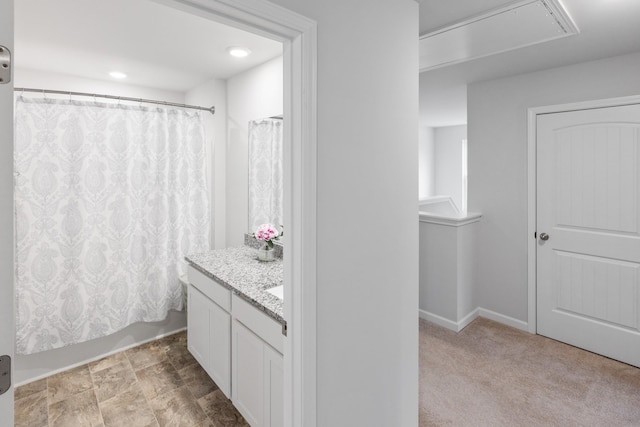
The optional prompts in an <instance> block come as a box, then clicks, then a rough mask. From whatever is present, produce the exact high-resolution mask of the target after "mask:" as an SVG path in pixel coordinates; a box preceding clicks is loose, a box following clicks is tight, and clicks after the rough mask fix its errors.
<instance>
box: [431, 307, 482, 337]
mask: <svg viewBox="0 0 640 427" xmlns="http://www.w3.org/2000/svg"><path fill="white" fill-rule="evenodd" d="M419 316H420V318H421V319H424V320H428V321H429V322H432V323H435V324H436V325H438V326H442V327H443V328H447V329H449V330H452V331H454V332H460V331H461V330H463V329H464V328H465V327H466V326H467V325H468V324H469V323H471V322H473V320H474V319H475V318H476V317H478V309H475V310H473V311H472V312H471V313H469V314H467V315H466V316H465V317H463V318H462V320H460V321H458V322H455V321H453V320H449V319H447V318H445V317H442V316H438V315H437V314H433V313H430V312H428V311H426V310H422V309H420V310H419Z"/></svg>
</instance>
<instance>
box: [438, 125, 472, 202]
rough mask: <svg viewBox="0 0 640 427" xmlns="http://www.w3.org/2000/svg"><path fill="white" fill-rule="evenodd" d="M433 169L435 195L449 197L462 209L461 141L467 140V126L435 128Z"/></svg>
mask: <svg viewBox="0 0 640 427" xmlns="http://www.w3.org/2000/svg"><path fill="white" fill-rule="evenodd" d="M434 139H435V148H434V157H435V161H434V168H435V194H437V195H439V196H451V197H452V198H453V201H454V202H455V204H456V206H457V207H458V209H460V210H461V209H462V140H463V139H467V126H466V125H460V126H445V127H437V128H435V138H434Z"/></svg>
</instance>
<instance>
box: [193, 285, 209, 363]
mask: <svg viewBox="0 0 640 427" xmlns="http://www.w3.org/2000/svg"><path fill="white" fill-rule="evenodd" d="M187 298H188V299H187V301H188V302H187V304H188V308H187V347H188V349H189V351H190V352H191V354H193V357H195V359H196V360H197V361H198V363H200V365H201V366H202V367H203V368H204V370H205V371H207V372H208V371H209V369H208V366H209V364H210V359H211V346H210V344H209V343H210V339H209V305H210V301H209V299H208V298H207V297H205V296H204V295H203V294H202V293H201V292H200V291H198V290H197V289H196V288H194V287H193V286H191V285H190V286H189V290H188V296H187Z"/></svg>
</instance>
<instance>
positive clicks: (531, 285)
mask: <svg viewBox="0 0 640 427" xmlns="http://www.w3.org/2000/svg"><path fill="white" fill-rule="evenodd" d="M632 104H640V95H632V96H624V97H617V98H606V99H596V100H590V101H579V102H572V103H568V104H557V105H546V106H541V107H531V108H529V109H528V110H527V145H528V152H527V163H528V164H527V173H528V179H527V181H528V187H527V188H528V190H527V191H528V202H529V203H528V210H527V212H528V214H527V236H528V237H527V285H528V301H529V303H528V319H527V320H528V331H529V332H530V333H532V334H535V333H537V292H536V291H537V272H536V270H537V263H538V260H537V238H536V237H535V236H536V231H537V230H536V228H537V227H536V225H537V221H538V218H537V208H538V206H537V191H538V190H537V184H536V182H537V178H538V164H537V152H538V144H537V138H538V135H537V132H536V125H537V119H538V116H539V115H542V114H553V113H564V112H568V111H578V110H591V109H595V108H606V107H620V106H624V105H632Z"/></svg>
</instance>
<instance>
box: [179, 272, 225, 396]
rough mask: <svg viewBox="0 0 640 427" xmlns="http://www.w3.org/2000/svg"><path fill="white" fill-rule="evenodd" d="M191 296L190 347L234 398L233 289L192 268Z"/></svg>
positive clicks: (203, 365)
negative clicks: (231, 312)
mask: <svg viewBox="0 0 640 427" xmlns="http://www.w3.org/2000/svg"><path fill="white" fill-rule="evenodd" d="M188 298H189V299H188V304H189V307H188V310H187V325H188V327H187V343H188V349H189V351H190V352H191V354H193V357H195V359H196V360H197V361H198V363H200V365H201V366H202V367H203V368H204V370H205V371H207V373H208V374H209V376H210V377H211V379H212V380H213V381H214V382H215V383H216V384H217V385H218V387H219V388H220V390H221V391H222V392H223V393H224V395H225V396H227V397H231V314H230V311H231V291H230V290H229V289H227V288H225V287H223V286H222V285H220V284H218V283H216V282H215V281H214V280H213V279H210V278H208V277H206V276H205V275H204V274H202V273H201V272H199V271H198V270H196V269H194V268H193V267H189V291H188Z"/></svg>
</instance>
